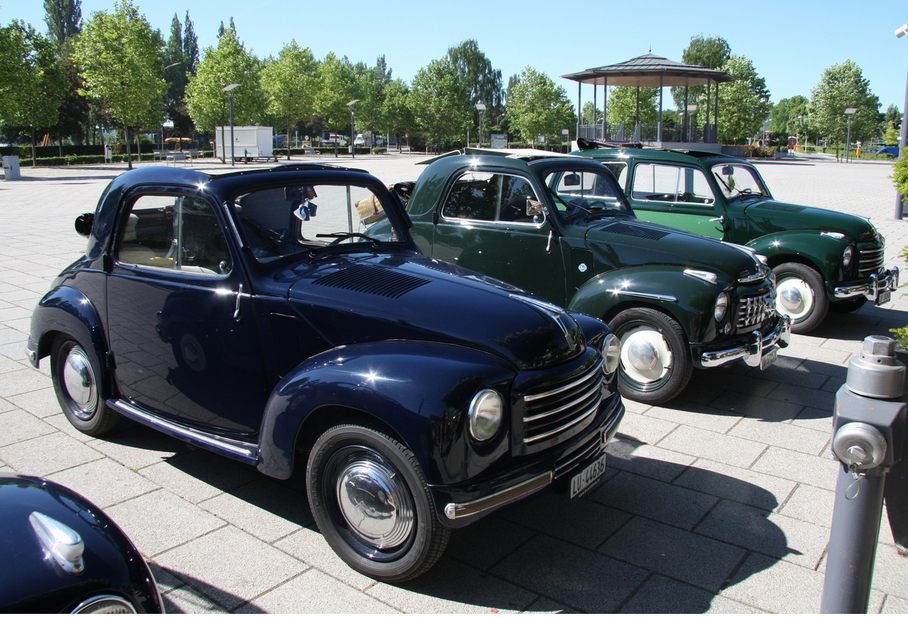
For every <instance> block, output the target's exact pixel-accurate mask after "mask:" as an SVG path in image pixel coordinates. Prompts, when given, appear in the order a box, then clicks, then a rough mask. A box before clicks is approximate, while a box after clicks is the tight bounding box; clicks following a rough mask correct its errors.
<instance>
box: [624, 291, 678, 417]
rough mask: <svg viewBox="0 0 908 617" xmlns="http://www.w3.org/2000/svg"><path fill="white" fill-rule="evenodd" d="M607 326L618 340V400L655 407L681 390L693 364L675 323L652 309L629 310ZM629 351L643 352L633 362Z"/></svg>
mask: <svg viewBox="0 0 908 617" xmlns="http://www.w3.org/2000/svg"><path fill="white" fill-rule="evenodd" d="M609 325H610V326H611V327H612V329H613V330H614V331H615V334H616V335H617V336H618V338H620V339H621V365H620V368H619V372H618V390H619V391H620V392H621V396H623V397H626V398H629V399H631V400H634V401H639V402H641V403H647V404H650V405H658V404H660V403H664V402H666V401H669V400H671V399H673V398H674V397H676V396H678V394H680V393H681V391H682V390H684V388H685V386H687V382H688V381H690V376H691V373H692V372H693V363H692V362H691V358H690V345H689V344H688V342H687V337H686V336H685V335H684V330H683V329H682V328H681V325H680V324H679V323H678V322H677V321H675V320H674V319H672V318H671V317H669V316H668V315H666V314H665V313H662V312H660V311H657V310H655V309H650V308H631V309H627V310H624V311H622V312H620V313H618V315H616V316H615V317H614V318H613V319H612V320H611V322H610V323H609ZM639 346H642V349H641V348H640V347H639ZM632 350H640V351H642V352H644V353H643V355H642V356H641V357H640V358H638V360H636V362H632V358H631V352H632ZM647 354H651V355H649V357H647Z"/></svg>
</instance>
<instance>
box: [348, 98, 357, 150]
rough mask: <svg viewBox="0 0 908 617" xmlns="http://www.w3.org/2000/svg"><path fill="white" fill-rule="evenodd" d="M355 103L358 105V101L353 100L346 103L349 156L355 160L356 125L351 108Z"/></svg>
mask: <svg viewBox="0 0 908 617" xmlns="http://www.w3.org/2000/svg"><path fill="white" fill-rule="evenodd" d="M357 103H359V99H353V100H352V101H350V102H349V103H347V107H349V108H350V154H351V155H353V158H356V124H355V123H354V121H355V117H354V115H353V106H354V105H356V104H357Z"/></svg>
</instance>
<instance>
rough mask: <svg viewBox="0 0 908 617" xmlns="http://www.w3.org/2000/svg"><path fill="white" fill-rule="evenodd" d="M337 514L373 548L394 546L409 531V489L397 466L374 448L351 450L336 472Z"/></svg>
mask: <svg viewBox="0 0 908 617" xmlns="http://www.w3.org/2000/svg"><path fill="white" fill-rule="evenodd" d="M336 489H337V501H338V505H339V506H340V512H341V515H342V516H343V517H344V520H345V521H346V522H347V525H348V526H349V527H350V529H351V530H352V531H353V532H354V533H355V534H356V535H357V536H359V538H360V539H361V540H362V541H363V542H366V543H368V544H370V545H372V546H374V547H375V548H377V549H386V548H391V547H395V546H398V545H400V544H402V543H403V542H405V541H406V540H407V538H408V537H409V536H410V533H411V532H412V531H413V526H414V509H413V500H412V498H411V497H410V491H409V489H408V488H407V485H406V483H405V482H404V481H403V478H401V477H400V475H399V474H398V472H397V470H395V469H394V468H393V467H391V466H390V465H389V464H388V463H387V462H386V461H385V460H384V459H383V458H381V457H380V456H379V455H378V454H377V453H374V452H368V451H365V452H362V451H360V452H357V453H356V454H351V455H350V456H349V457H348V458H347V459H346V460H345V461H344V462H343V463H342V464H341V466H340V473H338V475H337V485H336Z"/></svg>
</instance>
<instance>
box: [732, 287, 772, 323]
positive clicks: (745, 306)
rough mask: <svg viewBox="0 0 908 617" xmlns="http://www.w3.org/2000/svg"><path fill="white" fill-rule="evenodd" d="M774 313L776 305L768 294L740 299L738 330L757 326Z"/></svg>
mask: <svg viewBox="0 0 908 617" xmlns="http://www.w3.org/2000/svg"><path fill="white" fill-rule="evenodd" d="M775 312H776V303H775V300H774V299H773V297H772V294H771V293H769V292H767V293H765V294H763V295H760V296H751V297H749V298H741V301H740V304H739V305H738V329H739V330H741V329H745V328H753V327H755V326H759V325H761V324H762V323H763V322H764V321H766V320H767V319H770V318H771V317H772V316H773V314H774V313H775Z"/></svg>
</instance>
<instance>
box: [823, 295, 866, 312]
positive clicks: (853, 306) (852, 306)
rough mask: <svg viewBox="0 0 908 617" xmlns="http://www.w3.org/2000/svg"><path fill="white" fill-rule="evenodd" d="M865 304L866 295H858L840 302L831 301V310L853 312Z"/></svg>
mask: <svg viewBox="0 0 908 617" xmlns="http://www.w3.org/2000/svg"><path fill="white" fill-rule="evenodd" d="M865 304H867V298H866V296H856V297H854V298H848V299H847V300H840V301H838V302H832V301H830V302H829V310H830V311H832V312H833V313H853V312H855V311H856V310H858V309H859V308H861V307H862V306H864V305H865Z"/></svg>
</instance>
